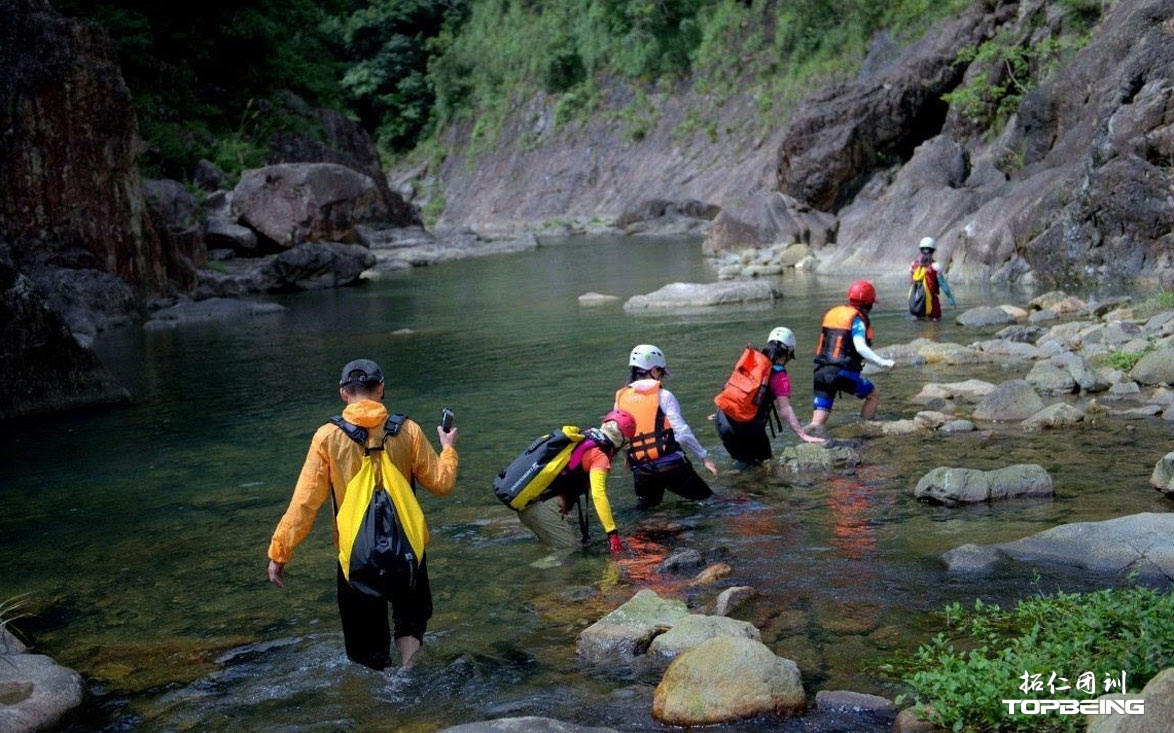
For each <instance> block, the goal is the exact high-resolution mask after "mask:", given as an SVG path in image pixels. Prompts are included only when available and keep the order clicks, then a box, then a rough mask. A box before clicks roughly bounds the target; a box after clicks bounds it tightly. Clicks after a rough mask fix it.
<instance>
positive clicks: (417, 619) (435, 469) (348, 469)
mask: <svg viewBox="0 0 1174 733" xmlns="http://www.w3.org/2000/svg"><path fill="white" fill-rule="evenodd" d="M383 393H384V384H383V371H382V370H381V369H380V368H379V366H378V365H377V364H376V363H375V362H373V361H371V360H369V359H357V360H355V361H352V362H350V363H349V364H347V365H346V366H345V367H344V368H343V370H342V376H341V378H340V380H339V387H338V394H339V396H340V397H341V398H342V401H343V402H344V403H346V407H345V408H344V409H343V411H342V415H340V416H338V417H336V418H335V419H333V420H331V421H330V422H328V423H326V424H325V425H323V426H322V427H320V428H318V430H317V432H315V433H314V437H313V439H312V440H311V442H310V450H309V452H308V454H307V455H306V460H305V462H304V463H303V465H302V470H301V474H300V475H299V476H298V481H297V485H296V487H295V488H294V491H293V497H292V498H291V500H290V503H289V508H288V509H286V511H285V514H284V516H282V518H281V521H280V522H279V523H278V525H277V529H276V530H275V531H274V532H273V538H272V539H271V540H270V543H269V553H268V554H269V581H270V582H271V583H273V584H274V585H276V586H278V587H279V588H280V587H283V586H284V574H285V566H286V565H287V564H288V563H289V561H290V559H291V557H292V556H293V551H294V549H295V548H296V547H297V546H298V544H299V543H301V541H302V540H303V539H305V537H306V535H307V534H308V533H309V531H310V527H311V526H312V525H313V523H314V518H315V516H316V515H317V514H318V510H319V509H320V508H321V507H322V505H323V503H325V502H326V501H327V499H330V502H331V504H332V506H333V507H334V510H335V512H336V514H341V513H342V510H343V509H344V508H345V507H346V506H347V505H346V504H345V501H346V495H347V492H348V489H350V490H352V491H355V490H356V489H354V488H353V487H354V486H355V483H354V480H355V479H356V478H358V476H359V475H360V474H361V473H362V472H363V470H364V468H363V467H366V466H367V465H369V464H370V462H368V461H365V459H366V458H368V457H371V456H375V457H377V458H379V459H380V464H381V465H382V466H383V467H384V468H385V469H387V468H389V469H390V471H391V472H392V474H393V475H391V476H388V475H383V476H382V481H383V483H384V484H385V485H386V486H388V487H389V488H388V490H387V492H377V493H385V494H391V493H392V490H393V489H392V487H393V484H394V487H397V488H398V489H399V490H401V491H407V492H410V493H413V497H412V502H414V492H413V490H412V488H411V487H412V486H413V485H414V484H415V483H419V484H420V485H421V486H423V487H424V488H425V489H427V490H428V491H430V492H431V493H433V494H436V495H438V496H445V495H447V494H449V493H451V492H452V489H453V486H454V485H455V483H456V477H457V463H458V459H457V452H456V448H455V447H454V446H455V445H456V442H457V431H456V429H455V428H453V429H450V430H449V431H448V432H445V430H444V429H443V428H437V433H438V435H439V438H440V445H441V446H442V449H441V452H440V455H439V456H438V455H437V454H436V452H435V451H434V450H433V448H432V445H431V444H430V443H429V442H428V439H427V438H426V437H425V436H424V432H423V430H421V428H420V426H419V425H417V424H416V423H415V422H413V421H412V420H409V419H407V418H405V417H403V416H402V415H392V416H390V417H389V415H388V412H387V408H386V407H384V406H383V403H382V400H383ZM382 456H386V458H387V459H388V460H389V461H390V463H387V462H383V461H382ZM384 473H386V471H384ZM409 482H411V483H409ZM353 498H354V497H352V499H353ZM416 506H417V511H418V505H416ZM362 509H363V507H359V510H360V514H361V513H362ZM396 509H397V510H399V509H400V505H399V504H398V503H397V504H396ZM420 520H421V521H422V515H421V516H420ZM426 532H427V528H426V527H424V533H425V535H426ZM335 542H336V543H339V542H340V520H339V518H338V517H336V519H335ZM423 542H424V543H425V544H426V542H427V537H426V536H425V537H424V539H423ZM356 547H357V546H356ZM342 548H343V545H342V544H340V562H339V565H338V583H337V586H338V588H337V589H338V611H339V615H340V616H341V618H342V631H343V637H344V640H345V643H346V654H347V657H348V658H350V659H351V660H352V661H354V662H358V663H359V664H362V665H365V666H367V667H370V668H372V669H377V670H379V669H384V668H386V667H388V666H390V665H391V640H392V638H393V634H392V629H391V628H390V627H389V624H388V618H387V613H388V606H389V605H390V607H391V612H392V618H393V620H394V638H395V645H396V650H397V652H398V654H399V661H400V665H401V667H402V668H404V669H407V668H409V667H410V666H411V664H412V658H413V655H415V653H416V652H417V650H419V648H420V645H421V644H422V643H423V640H424V631H425V629H426V628H427V625H428V619H429V618H431V616H432V591H431V588H430V587H429V585H428V569H427V565H426V563H425V559H424V555H423V551H422V549H420V550H418V551H417V553H416V557H415V558H414V560H415V564H414V566H413V567H412V571H413V572H412V575H411V578H410V579H408V580H405V581H403V582H400V581H398V580H397V581H396V582H395V583H394V584H393V585H391V586H389V587H383V586H380V588H381V589H380V590H378V591H377V592H378V594H377V595H376V594H375V592H376V591H373V590H372V587H371V585H370V584H368V585H363V584H361V583H359V581H358V577H357V576H356V571H355V567H354V565H352V564H348V568H347V569H344V567H343V565H342V561H341V558H342V554H341V550H342ZM348 569H349V575H350V577H349V579H348Z"/></svg>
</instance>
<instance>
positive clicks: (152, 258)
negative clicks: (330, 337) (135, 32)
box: [0, 0, 198, 295]
mask: <svg viewBox="0 0 1174 733" xmlns="http://www.w3.org/2000/svg"><path fill="white" fill-rule="evenodd" d="M0 69H2V70H3V72H2V73H0V117H2V120H0V130H2V133H0V216H2V219H0V233H2V234H4V235H6V236H7V238H8V239H9V241H10V242H11V243H12V245H13V246H14V248H15V249H16V253H17V255H18V257H20V258H21V259H25V258H28V257H32V256H35V257H36V258H37V259H40V260H42V261H43V260H44V259H45V258H49V259H50V260H52V259H53V258H57V259H62V258H66V259H65V260H64V261H62V262H61V263H60V264H64V265H66V266H74V267H76V266H85V267H92V268H94V269H98V270H102V271H105V272H109V273H112V274H115V275H117V276H119V277H120V278H122V279H123V280H125V281H126V282H128V283H131V284H132V285H133V286H134V287H135V288H136V289H138V290H139V291H140V292H141V293H142V294H144V295H151V294H158V293H162V292H164V291H165V290H166V287H167V280H168V275H169V274H171V275H173V276H175V277H176V279H178V280H179V281H181V282H183V281H185V280H187V281H190V274H191V267H190V261H191V260H192V258H193V255H195V256H196V258H197V259H198V255H197V254H196V253H192V252H189V253H186V257H185V256H183V255H184V253H176V252H172V251H171V250H169V249H168V248H167V247H166V246H165V244H166V243H165V242H164V241H163V237H162V235H161V234H160V233H159V232H158V231H156V229H155V228H154V226H153V222H152V220H151V218H150V215H149V214H148V213H147V207H146V205H145V203H144V199H143V194H142V181H141V179H140V176H139V172H138V169H137V167H136V158H137V154H138V146H139V145H140V143H139V138H138V123H137V121H136V117H135V113H134V109H133V107H132V104H131V96H130V92H129V90H128V89H127V87H126V84H125V83H124V81H123V79H122V75H121V72H120V71H119V68H118V65H117V62H116V60H115V54H114V49H113V47H112V45H111V44H110V42H109V40H108V39H107V38H106V36H105V35H104V34H103V33H102V32H101V31H100V30H99V29H97V28H96V27H93V26H89V25H85V24H82V23H79V22H77V21H74V20H71V19H67V18H63V17H62V16H60V15H58V14H57V13H55V12H54V11H53V10H52V9H51V8H50V6H49V3H48V2H47V1H46V0H3V8H2V9H0Z"/></svg>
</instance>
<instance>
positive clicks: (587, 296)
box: [579, 292, 620, 305]
mask: <svg viewBox="0 0 1174 733" xmlns="http://www.w3.org/2000/svg"><path fill="white" fill-rule="evenodd" d="M619 299H620V297H619V296H618V295H608V294H606V293H596V292H589V293H583V294H582V295H580V296H579V305H605V304H607V303H613V302H615V301H617V300H619Z"/></svg>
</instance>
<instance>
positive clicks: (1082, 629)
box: [886, 588, 1174, 733]
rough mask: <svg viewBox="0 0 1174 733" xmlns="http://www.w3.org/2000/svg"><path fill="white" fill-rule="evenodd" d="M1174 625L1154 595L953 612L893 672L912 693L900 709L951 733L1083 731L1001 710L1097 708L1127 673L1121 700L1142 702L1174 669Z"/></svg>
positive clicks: (1080, 597) (1058, 718)
mask: <svg viewBox="0 0 1174 733" xmlns="http://www.w3.org/2000/svg"><path fill="white" fill-rule="evenodd" d="M1171 618H1174V595H1172V594H1171V593H1170V592H1169V591H1157V590H1153V589H1150V588H1126V589H1107V590H1100V591H1095V592H1091V593H1056V594H1054V595H1046V596H1037V597H1032V598H1028V599H1025V600H1021V601H1019V602H1018V603H1017V605H1016V606H1015V607H1014V608H1010V609H1003V608H1000V607H999V606H996V605H991V604H984V603H982V602H981V601H975V604H974V607H973V608H972V609H964V608H962V607H961V605H960V604H957V603H954V604H950V605H948V606H947V607H946V609H945V614H944V620H945V624H946V630H945V631H942V632H941V633H939V634H937V635H936V636H935V637H934V638H933V639H932V640H931V641H929V642H928V643H926V644H922V645H921V646H920V647H919V648H918V649H917V651H916V652H914V653H912V654H911V655H909V656H908V657H907V658H903V659H901V660H900V661H899V662H898V663H897V664H895V665H889V666H888V667H886V669H887V670H889V671H891V672H896V673H897V674H898V675H900V677H901V679H902V680H903V681H904V682H905V683H907V684H908V685H909V686H910V687H912V689H913V692H912V694H911V695H908V696H904V695H903V696H901V697H899V698H898V703H899V704H907V703H908V702H910V701H913V702H916V703H918V704H919V706H920V709H921V711H922V712H923V714H924V717H925V718H926V719H928V720H930V721H932V722H934V723H935V724H937V725H941V726H944V727H946V728H948V729H951V730H954V731H968V732H972V733H984V732H986V731H1049V732H1050V731H1078V730H1083V729H1084V717H1083V716H1080V715H1054V714H1052V715H1034V716H1032V715H1022V714H1019V713H1017V714H1016V715H1014V716H1012V715H1009V714H1008V712H1007V706H1006V705H1003V704H1002V703H1001V701H1002V700H1006V699H1035V700H1044V699H1075V700H1083V699H1093V698H1095V697H1098V696H1100V695H1102V694H1104V693H1105V691H1106V690H1105V687H1106V684H1105V680H1106V678H1110V679H1112V678H1115V679H1116V680H1120V679H1121V674H1122V672H1124V673H1125V685H1126V688H1127V690H1124V691H1127V692H1131V693H1134V692H1137V691H1139V690H1140V689H1141V688H1142V687H1143V686H1144V685H1145V684H1146V682H1148V681H1149V680H1150V678H1152V677H1153V676H1154V675H1156V674H1157V673H1158V672H1160V671H1161V670H1163V669H1165V668H1166V667H1169V666H1171V665H1174V624H1171V623H1170V619H1171ZM1024 675H1027V677H1025V676H1024ZM1036 675H1038V676H1036ZM1053 675H1054V676H1053ZM1090 677H1091V679H1092V681H1093V683H1094V685H1093V691H1092V693H1091V694H1090V693H1088V692H1086V690H1085V688H1086V686H1087V683H1088V681H1089V679H1090ZM1036 683H1038V684H1039V688H1038V689H1032V688H1030V687H1029V688H1028V690H1027V691H1024V689H1023V688H1022V686H1023V685H1034V684H1036ZM1078 683H1083V684H1081V685H1080V687H1079V688H1078ZM1063 685H1067V686H1068V688H1069V689H1064V690H1062V689H1059V688H1060V687H1062V686H1063ZM1112 691H1113V692H1122V691H1123V690H1119V689H1114V690H1112Z"/></svg>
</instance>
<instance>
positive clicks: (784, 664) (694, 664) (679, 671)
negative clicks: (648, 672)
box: [652, 636, 806, 727]
mask: <svg viewBox="0 0 1174 733" xmlns="http://www.w3.org/2000/svg"><path fill="white" fill-rule="evenodd" d="M805 706H806V695H805V694H804V691H803V683H802V681H801V679H800V675H799V667H798V666H797V665H796V664H795V663H794V662H793V661H791V660H790V659H784V658H782V657H778V656H775V654H774V653H773V652H772V651H771V650H770V649H768V648H767V647H766V646H765V645H764V644H763V643H762V642H760V641H756V640H754V639H745V638H737V637H729V636H724V637H718V638H714V639H710V640H709V641H705V642H702V643H701V644H698V645H697V646H695V647H693V648H692V649H689V650H687V651H685V652H684V653H682V654H681V655H680V656H678V657H677V658H676V659H675V660H673V663H672V664H670V665H669V668H668V670H666V671H665V673H664V677H663V678H662V679H661V681H660V684H659V685H657V687H656V692H655V693H654V694H653V700H652V717H653V718H655V719H656V720H657V721H659V722H661V723H665V724H667V725H678V726H684V727H690V726H699V725H716V724H720V723H727V722H732V721H735V720H740V719H742V718H752V717H756V716H759V715H780V716H786V715H794V714H801V713H802V712H803V710H804V708H805Z"/></svg>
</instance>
